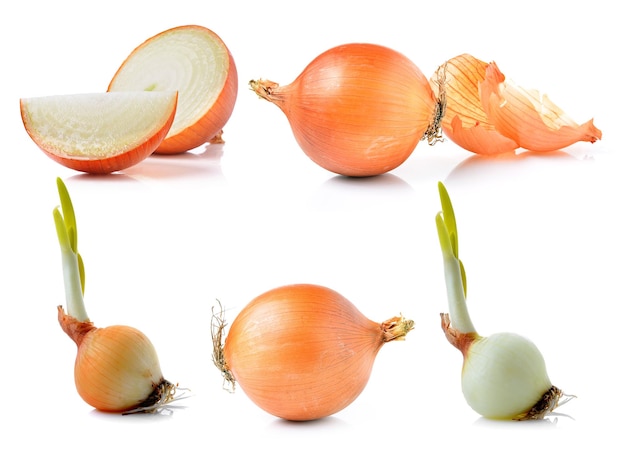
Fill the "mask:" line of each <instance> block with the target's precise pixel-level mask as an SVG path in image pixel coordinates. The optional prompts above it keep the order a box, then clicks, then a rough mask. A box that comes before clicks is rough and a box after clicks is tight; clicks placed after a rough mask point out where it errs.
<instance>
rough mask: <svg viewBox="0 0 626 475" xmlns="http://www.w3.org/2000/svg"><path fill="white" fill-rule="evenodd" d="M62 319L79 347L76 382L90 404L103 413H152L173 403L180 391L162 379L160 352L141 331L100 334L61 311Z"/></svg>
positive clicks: (128, 329)
mask: <svg viewBox="0 0 626 475" xmlns="http://www.w3.org/2000/svg"><path fill="white" fill-rule="evenodd" d="M58 319H59V324H60V325H61V328H62V329H63V330H64V331H65V332H66V333H67V334H68V336H70V338H72V340H73V341H74V342H75V343H76V346H77V347H78V352H77V355H76V361H75V364H74V380H75V383H76V389H77V391H78V394H79V395H80V396H81V398H82V399H83V400H84V401H85V402H86V403H87V404H89V405H90V406H92V407H93V408H95V409H98V410H100V411H103V412H117V413H127V412H152V411H151V408H152V407H154V406H158V405H161V404H163V403H164V402H167V401H169V400H171V399H172V398H173V394H174V391H175V385H173V384H172V383H170V382H168V381H167V380H165V378H163V374H162V373H161V367H160V365H159V360H158V357H157V354H156V350H155V349H154V346H153V345H152V343H151V342H150V340H148V338H147V337H146V336H145V335H144V334H143V333H141V332H140V331H139V330H137V329H135V328H132V327H128V326H124V325H113V326H109V327H105V328H97V327H96V326H94V325H93V323H92V322H81V321H78V320H76V319H75V318H73V317H71V316H69V315H67V314H66V313H65V312H64V311H63V308H62V307H61V306H59V307H58ZM141 408H146V411H141V410H138V409H141Z"/></svg>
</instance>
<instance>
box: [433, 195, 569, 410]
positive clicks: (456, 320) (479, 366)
mask: <svg viewBox="0 0 626 475" xmlns="http://www.w3.org/2000/svg"><path fill="white" fill-rule="evenodd" d="M439 195H440V198H441V206H442V211H441V212H440V213H438V214H437V216H436V224H437V233H438V235H439V243H440V245H441V251H442V254H443V262H444V272H445V279H446V289H447V294H448V304H449V306H450V310H449V311H450V313H449V314H447V313H442V314H441V326H442V328H443V331H444V333H445V335H446V337H447V339H448V341H449V342H450V343H451V344H452V345H453V346H455V347H456V348H457V349H459V350H460V351H461V353H462V354H463V371H462V373H461V386H462V390H463V395H464V396H465V400H466V401H467V403H468V404H469V405H470V407H471V408H472V409H474V410H475V411H476V412H477V413H479V414H480V415H482V416H484V417H486V418H489V419H506V420H529V419H542V418H544V417H545V416H546V415H547V414H549V413H551V412H552V411H554V409H555V408H556V407H558V406H559V405H562V404H564V403H565V402H567V401H569V400H570V399H571V398H572V397H573V396H568V395H565V394H564V393H563V391H561V389H559V388H557V387H556V386H554V385H553V384H552V383H551V382H550V378H549V377H548V373H547V370H546V364H545V361H544V358H543V355H542V354H541V352H540V351H539V349H538V348H537V347H536V346H535V345H534V344H533V343H532V342H531V341H530V340H528V339H527V338H525V337H523V336H520V335H518V334H515V333H496V334H493V335H491V336H488V337H483V336H481V335H479V334H478V333H477V332H476V329H475V328H474V325H473V323H472V320H471V319H470V316H469V312H468V309H467V303H466V300H465V297H466V288H467V284H466V275H465V268H464V266H463V263H462V261H461V260H460V259H459V257H458V233H457V227H456V218H455V215H454V210H453V208H452V203H451V201H450V197H449V195H448V192H447V190H446V188H445V186H444V185H443V184H442V183H439Z"/></svg>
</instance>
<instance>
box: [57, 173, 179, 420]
mask: <svg viewBox="0 0 626 475" xmlns="http://www.w3.org/2000/svg"><path fill="white" fill-rule="evenodd" d="M57 187H58V191H59V196H60V198H61V209H62V212H61V210H59V209H58V208H55V209H54V212H53V214H54V222H55V226H56V231H57V237H58V239H59V244H60V247H61V257H62V265H63V277H64V285H65V297H66V303H67V309H68V311H67V313H65V311H64V310H63V307H62V306H60V305H59V306H58V307H57V311H58V312H57V313H58V320H59V324H60V325H61V328H62V329H63V330H64V331H65V333H67V334H68V335H69V337H70V338H71V339H72V340H73V341H74V342H75V343H76V346H77V349H78V351H77V355H76V361H75V363H74V381H75V383H76V389H77V391H78V394H79V395H80V396H81V397H82V399H83V400H84V401H85V402H86V403H87V404H89V405H90V406H92V407H94V408H95V409H98V410H100V411H105V412H118V413H124V414H129V413H136V412H157V411H159V410H160V409H162V408H164V407H165V406H166V405H167V404H169V403H170V402H172V401H174V400H175V399H180V398H181V395H177V394H176V393H177V385H175V384H173V383H170V382H169V381H168V380H166V379H165V378H164V377H163V374H162V372H161V366H160V364H159V359H158V357H157V353H156V350H155V348H154V346H153V345H152V343H151V342H150V340H149V339H148V337H146V335H144V334H143V333H142V332H140V331H139V330H137V329H135V328H132V327H128V326H125V325H113V326H109V327H105V328H97V327H96V326H95V325H94V324H93V323H92V322H91V321H90V320H89V317H88V315H87V311H86V309H85V302H84V299H83V293H84V289H85V269H84V265H83V260H82V258H81V256H80V254H79V253H78V248H77V245H78V241H77V237H78V234H77V228H76V217H75V214H74V207H73V205H72V201H71V199H70V196H69V193H68V191H67V188H66V186H65V184H64V183H63V181H62V180H61V179H60V178H58V179H57Z"/></svg>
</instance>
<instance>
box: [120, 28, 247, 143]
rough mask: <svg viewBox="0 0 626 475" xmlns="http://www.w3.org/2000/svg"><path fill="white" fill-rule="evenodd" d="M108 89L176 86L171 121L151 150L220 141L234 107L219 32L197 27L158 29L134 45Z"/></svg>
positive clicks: (233, 75) (233, 77) (229, 64)
mask: <svg viewBox="0 0 626 475" xmlns="http://www.w3.org/2000/svg"><path fill="white" fill-rule="evenodd" d="M108 90H109V91H163V90H176V91H178V108H177V111H176V117H175V118H174V123H173V124H172V128H171V129H170V131H169V133H168V135H167V137H166V138H165V140H163V142H162V143H161V144H160V145H159V147H158V148H157V149H156V153H161V154H176V153H183V152H186V151H188V150H191V149H193V148H196V147H199V146H200V145H203V144H205V143H207V142H210V141H215V142H217V141H221V134H222V129H223V127H224V125H225V124H226V122H227V121H228V120H229V119H230V116H231V114H232V112H233V109H234V107H235V100H236V98H237V69H236V67H235V61H234V60H233V57H232V55H231V53H230V51H229V50H228V48H227V47H226V45H225V44H224V42H223V41H222V40H221V38H220V37H219V36H217V35H216V34H215V33H214V32H212V31H211V30H209V29H207V28H205V27H202V26H197V25H185V26H179V27H176V28H171V29H169V30H166V31H163V32H161V33H159V34H157V35H156V36H153V37H152V38H149V39H148V40H146V41H145V42H144V43H143V44H141V45H140V46H138V47H137V48H135V50H133V51H132V52H131V53H130V55H129V56H128V57H127V58H126V60H125V61H124V62H123V63H122V65H121V66H120V68H119V69H118V70H117V72H116V73H115V75H114V76H113V79H112V80H111V83H110V84H109V87H108Z"/></svg>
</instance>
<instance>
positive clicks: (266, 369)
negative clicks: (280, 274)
mask: <svg viewBox="0 0 626 475" xmlns="http://www.w3.org/2000/svg"><path fill="white" fill-rule="evenodd" d="M412 328H413V322H412V321H410V320H404V319H403V318H402V317H394V318H391V319H389V320H387V321H385V322H383V323H375V322H373V321H371V320H369V319H368V318H366V317H365V316H364V315H363V314H362V313H361V312H360V311H359V310H357V308H356V307H355V306H354V305H353V304H352V303H350V302H349V301H348V300H347V299H346V298H345V297H343V296H342V295H340V294H339V293H337V292H336V291H334V290H331V289H329V288H326V287H322V286H317V285H312V284H295V285H288V286H283V287H278V288H275V289H273V290H270V291H268V292H266V293H264V294H262V295H260V296H258V297H257V298H255V299H254V300H252V301H251V302H250V303H249V304H248V305H247V306H246V307H245V308H244V309H243V310H242V311H241V312H240V313H239V315H238V316H237V318H236V319H235V320H234V321H233V323H232V326H231V327H230V329H229V331H228V335H227V337H226V341H225V343H224V346H223V359H224V367H222V368H220V369H222V370H223V371H225V372H226V373H227V374H228V375H229V377H232V380H234V381H236V382H238V383H239V385H240V386H241V388H242V389H243V390H244V392H245V393H246V394H247V395H248V396H249V397H250V399H251V400H252V401H253V402H254V403H255V404H257V405H258V406H259V407H261V408H262V409H264V410H265V411H267V412H269V413H270V414H273V415H275V416H277V417H280V418H283V419H287V420H293V421H306V420H314V419H319V418H323V417H326V416H330V415H332V414H334V413H336V412H338V411H340V410H342V409H344V408H345V407H347V406H348V405H349V404H350V403H352V402H353V401H354V400H355V399H356V398H357V396H359V394H360V393H361V392H362V391H363V389H364V388H365V386H366V384H367V382H368V380H369V377H370V373H371V371H372V366H373V364H374V359H375V357H376V355H377V353H378V351H379V350H380V348H381V347H382V346H383V344H385V343H386V342H388V341H391V340H402V339H404V337H405V335H406V333H407V332H409V331H410V330H411V329H412ZM218 367H219V366H218Z"/></svg>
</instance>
